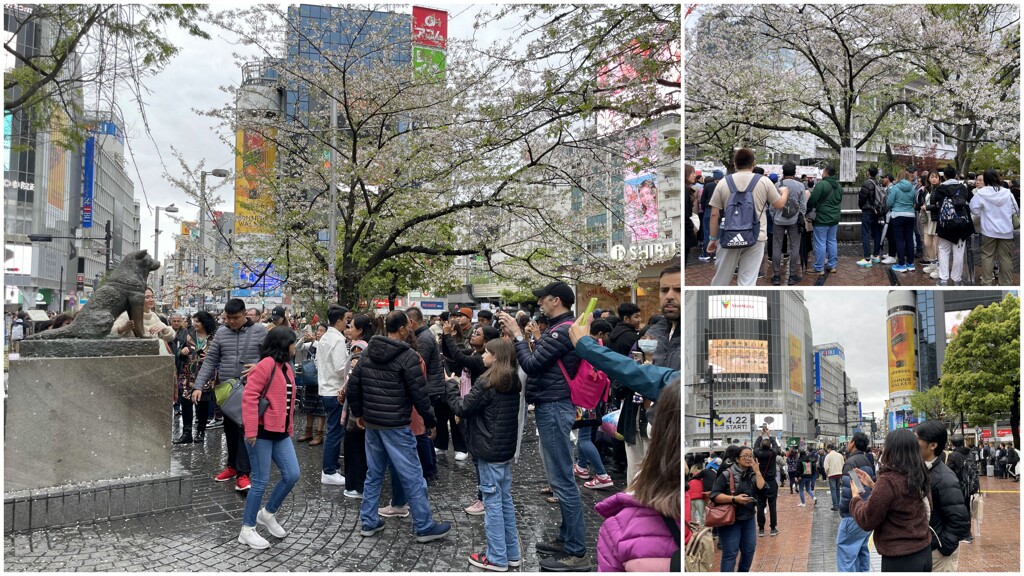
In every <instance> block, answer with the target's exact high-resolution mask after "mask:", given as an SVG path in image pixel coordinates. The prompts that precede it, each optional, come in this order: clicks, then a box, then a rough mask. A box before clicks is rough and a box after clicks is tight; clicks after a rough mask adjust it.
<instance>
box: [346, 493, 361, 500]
mask: <svg viewBox="0 0 1024 576" xmlns="http://www.w3.org/2000/svg"><path fill="white" fill-rule="evenodd" d="M342 496H344V497H345V498H352V499H353V500H362V499H363V495H362V494H356V495H350V494H342Z"/></svg>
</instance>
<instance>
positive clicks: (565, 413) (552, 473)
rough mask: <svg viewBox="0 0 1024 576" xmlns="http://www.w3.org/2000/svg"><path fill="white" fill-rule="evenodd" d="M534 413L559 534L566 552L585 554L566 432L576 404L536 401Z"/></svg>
mask: <svg viewBox="0 0 1024 576" xmlns="http://www.w3.org/2000/svg"><path fill="white" fill-rule="evenodd" d="M534 416H535V417H536V419H537V431H538V432H540V455H541V458H543V459H544V471H545V472H546V473H547V477H548V484H550V485H551V491H552V492H554V493H555V497H557V498H558V507H559V508H560V509H561V511H562V524H561V525H560V526H559V527H558V537H559V538H560V539H561V540H563V541H565V553H566V554H571V555H573V556H584V555H586V553H587V544H586V529H585V527H584V525H583V501H582V499H581V498H580V489H579V487H578V486H576V480H575V477H574V476H573V474H572V461H573V460H572V442H571V441H570V440H569V432H570V431H571V430H572V424H573V422H575V421H576V408H574V407H573V405H572V402H570V401H568V400H562V401H559V402H542V403H540V404H537V405H536V408H535V409H534Z"/></svg>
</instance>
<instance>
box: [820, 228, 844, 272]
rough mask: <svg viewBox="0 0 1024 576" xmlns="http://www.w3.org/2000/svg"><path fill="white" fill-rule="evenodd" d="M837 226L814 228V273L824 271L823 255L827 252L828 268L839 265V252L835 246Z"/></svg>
mask: <svg viewBox="0 0 1024 576" xmlns="http://www.w3.org/2000/svg"><path fill="white" fill-rule="evenodd" d="M837 233H839V225H838V224H833V225H831V226H815V227H814V271H815V272H821V271H822V270H824V269H825V253H826V251H827V252H828V267H829V268H835V267H836V265H837V264H839V252H838V247H837V246H836V234H837Z"/></svg>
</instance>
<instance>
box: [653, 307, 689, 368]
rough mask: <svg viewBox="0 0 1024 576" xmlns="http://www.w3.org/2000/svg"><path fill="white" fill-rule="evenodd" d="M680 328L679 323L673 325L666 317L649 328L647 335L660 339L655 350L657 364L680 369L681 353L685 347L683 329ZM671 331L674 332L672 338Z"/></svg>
mask: <svg viewBox="0 0 1024 576" xmlns="http://www.w3.org/2000/svg"><path fill="white" fill-rule="evenodd" d="M679 328H680V327H679V325H678V323H676V324H674V325H673V323H672V322H671V321H670V320H669V319H667V318H666V319H664V320H662V321H661V322H658V323H657V324H655V325H653V326H651V327H650V328H648V329H647V335H648V336H652V337H654V338H655V339H656V340H657V341H658V348H657V350H655V351H654V365H655V366H664V367H666V368H671V369H673V370H679V353H680V351H682V349H683V339H682V334H681V332H682V330H680V329H679ZM669 331H671V332H672V336H671V338H670V337H669Z"/></svg>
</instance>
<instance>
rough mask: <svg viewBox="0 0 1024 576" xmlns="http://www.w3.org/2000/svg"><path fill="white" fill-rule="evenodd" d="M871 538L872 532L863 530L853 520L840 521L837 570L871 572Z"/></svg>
mask: <svg viewBox="0 0 1024 576" xmlns="http://www.w3.org/2000/svg"><path fill="white" fill-rule="evenodd" d="M869 536H871V532H865V531H863V530H861V528H860V526H858V525H857V522H855V521H854V519H853V518H843V519H841V520H840V521H839V533H838V534H836V570H838V571H839V572H871V552H869V551H868V537H869Z"/></svg>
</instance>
